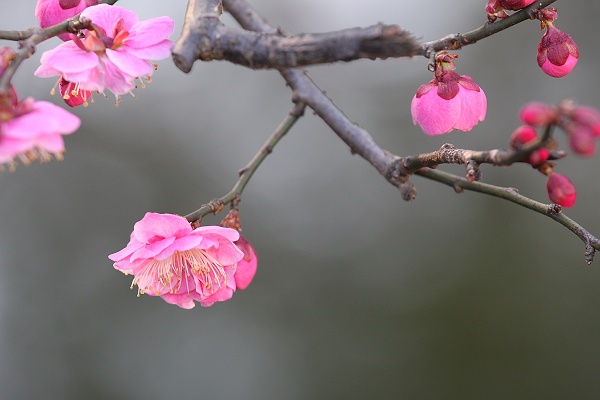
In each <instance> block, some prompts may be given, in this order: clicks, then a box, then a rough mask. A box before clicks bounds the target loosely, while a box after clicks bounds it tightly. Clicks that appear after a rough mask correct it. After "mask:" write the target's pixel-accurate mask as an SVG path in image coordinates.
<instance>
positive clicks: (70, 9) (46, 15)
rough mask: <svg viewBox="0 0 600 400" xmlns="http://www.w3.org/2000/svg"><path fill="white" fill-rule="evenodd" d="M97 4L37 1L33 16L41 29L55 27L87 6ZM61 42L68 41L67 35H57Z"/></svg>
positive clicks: (92, 1)
mask: <svg viewBox="0 0 600 400" xmlns="http://www.w3.org/2000/svg"><path fill="white" fill-rule="evenodd" d="M96 4H98V0H38V2H37V4H36V5H35V16H36V17H37V19H38V21H39V22H40V26H41V27H42V28H47V27H49V26H52V25H56V24H58V23H61V22H63V21H66V20H67V19H69V18H71V17H74V16H75V15H77V14H79V13H80V12H82V11H83V10H84V9H86V8H87V7H89V6H93V5H96ZM58 37H60V38H61V39H62V40H65V41H66V40H70V39H71V38H70V37H69V34H68V33H61V34H60V35H58Z"/></svg>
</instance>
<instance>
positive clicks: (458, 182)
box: [452, 177, 465, 193]
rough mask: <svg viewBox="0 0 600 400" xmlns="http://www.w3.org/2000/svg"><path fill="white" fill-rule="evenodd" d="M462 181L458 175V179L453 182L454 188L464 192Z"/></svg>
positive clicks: (457, 191)
mask: <svg viewBox="0 0 600 400" xmlns="http://www.w3.org/2000/svg"><path fill="white" fill-rule="evenodd" d="M460 181H461V180H460V178H458V177H457V179H455V180H454V183H453V184H452V189H454V191H455V192H456V193H462V192H464V190H465V189H463V187H462V186H460Z"/></svg>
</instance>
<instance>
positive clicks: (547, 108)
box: [519, 101, 558, 127]
mask: <svg viewBox="0 0 600 400" xmlns="http://www.w3.org/2000/svg"><path fill="white" fill-rule="evenodd" d="M557 116H558V110H557V109H556V107H554V106H551V105H548V104H545V103H541V102H538V101H534V102H531V103H527V104H525V106H524V107H523V108H521V111H519V118H521V121H523V122H524V123H526V124H527V125H531V126H535V127H542V126H547V125H550V124H552V123H554V122H555V121H556V118H557Z"/></svg>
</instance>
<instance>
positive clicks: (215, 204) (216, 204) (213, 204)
mask: <svg viewBox="0 0 600 400" xmlns="http://www.w3.org/2000/svg"><path fill="white" fill-rule="evenodd" d="M208 206H209V207H210V212H211V213H213V214H214V215H217V214H218V213H220V212H221V211H222V210H223V208H225V204H223V200H221V199H212V200H211V201H210V202H209V203H208Z"/></svg>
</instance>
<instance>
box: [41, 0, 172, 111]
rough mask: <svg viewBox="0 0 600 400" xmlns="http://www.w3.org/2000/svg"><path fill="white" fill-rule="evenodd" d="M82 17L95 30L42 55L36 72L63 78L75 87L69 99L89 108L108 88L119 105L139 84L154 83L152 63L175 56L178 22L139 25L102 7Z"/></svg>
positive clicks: (118, 9)
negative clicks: (95, 94) (175, 25)
mask: <svg viewBox="0 0 600 400" xmlns="http://www.w3.org/2000/svg"><path fill="white" fill-rule="evenodd" d="M38 4H39V3H38ZM82 4H83V2H82ZM81 18H86V19H89V20H90V21H91V28H90V29H88V30H86V31H85V32H83V33H82V34H83V37H82V38H80V37H78V36H75V35H71V36H70V38H71V39H72V40H69V41H66V42H65V43H62V44H61V45H59V46H58V47H56V48H54V49H52V50H49V51H47V52H45V53H44V54H42V57H41V60H40V62H41V65H40V67H39V68H38V69H37V70H36V71H35V75H36V76H39V77H52V76H59V77H60V80H61V82H63V83H64V82H67V83H66V84H65V85H68V83H71V84H72V87H70V86H69V89H68V91H67V94H68V98H66V99H65V100H68V99H69V98H70V97H71V96H75V97H76V98H82V99H83V101H81V103H80V104H85V103H86V102H87V99H88V98H89V94H91V93H90V92H92V91H97V92H103V91H104V89H105V88H106V89H108V90H110V91H111V92H113V93H114V94H115V95H116V96H117V101H118V99H119V96H120V95H123V94H125V93H129V92H130V91H131V90H133V89H134V88H135V87H136V85H135V80H136V79H140V80H142V79H143V78H145V79H147V80H149V79H150V76H152V73H153V71H154V66H153V65H152V63H151V62H150V60H159V59H163V58H166V57H168V56H169V55H170V54H171V47H172V45H173V43H172V42H171V41H170V40H168V39H167V38H168V37H169V35H170V34H171V33H172V32H173V20H172V19H171V18H169V17H159V18H154V19H150V20H147V21H139V20H138V18H137V16H136V15H135V13H133V12H132V11H130V10H127V9H124V8H121V7H117V6H109V5H107V4H100V5H97V6H93V7H89V8H85V9H84V10H83V12H82V13H81ZM142 82H143V81H142ZM80 91H83V94H81V92H80ZM63 97H64V95H63ZM67 103H68V104H69V102H67ZM77 103H79V101H76V102H73V103H70V104H69V105H71V106H73V105H78V104H77Z"/></svg>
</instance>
